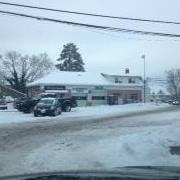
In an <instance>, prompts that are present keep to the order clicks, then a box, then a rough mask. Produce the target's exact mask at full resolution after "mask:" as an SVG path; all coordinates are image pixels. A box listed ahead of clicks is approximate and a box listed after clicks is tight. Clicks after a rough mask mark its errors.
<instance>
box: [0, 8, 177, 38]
mask: <svg viewBox="0 0 180 180" xmlns="http://www.w3.org/2000/svg"><path fill="white" fill-rule="evenodd" d="M0 13H3V14H9V15H14V16H20V17H25V18H31V19H36V20H41V21H50V22H56V23H62V24H67V25H72V26H79V27H86V28H92V29H97V30H106V31H111V32H123V33H131V34H140V35H151V36H162V37H174V38H179V37H180V35H179V34H169V33H161V32H150V31H140V30H132V29H124V28H115V27H109V26H99V25H92V24H85V23H78V22H72V21H63V20H59V19H52V18H46V17H41V16H33V15H28V14H22V13H15V12H10V11H2V10H0Z"/></svg>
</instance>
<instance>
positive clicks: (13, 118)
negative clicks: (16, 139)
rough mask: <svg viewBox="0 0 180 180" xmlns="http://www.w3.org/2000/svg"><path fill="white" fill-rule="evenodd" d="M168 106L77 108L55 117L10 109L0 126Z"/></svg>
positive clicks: (3, 113) (1, 115)
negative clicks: (38, 115) (39, 115)
mask: <svg viewBox="0 0 180 180" xmlns="http://www.w3.org/2000/svg"><path fill="white" fill-rule="evenodd" d="M168 106H169V105H168V104H154V103H147V104H140V103H139V104H127V105H115V106H109V105H101V106H91V107H77V108H74V109H72V112H68V113H65V112H63V113H62V114H61V115H59V116H57V117H48V116H46V117H34V116H33V114H24V113H21V112H18V111H17V110H15V109H13V108H12V107H10V108H9V109H8V110H7V111H0V124H3V123H19V122H26V121H37V120H38V121H41V120H42V121H43V120H50V119H54V120H61V121H63V120H66V121H67V120H68V118H69V117H70V119H71V120H72V119H73V118H75V119H77V118H84V119H88V118H100V117H108V116H112V115H124V114H128V113H133V112H142V111H148V110H149V111H150V110H156V109H159V108H164V107H168Z"/></svg>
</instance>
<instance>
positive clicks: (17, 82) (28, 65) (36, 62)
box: [0, 51, 53, 93]
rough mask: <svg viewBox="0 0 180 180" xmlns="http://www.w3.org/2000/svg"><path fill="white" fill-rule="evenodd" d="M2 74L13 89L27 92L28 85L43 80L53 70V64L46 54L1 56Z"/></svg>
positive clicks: (11, 52)
mask: <svg viewBox="0 0 180 180" xmlns="http://www.w3.org/2000/svg"><path fill="white" fill-rule="evenodd" d="M0 67H1V68H0V74H1V75H2V77H3V78H4V80H5V81H7V82H8V83H9V84H10V85H11V87H12V88H14V89H16V90H18V91H20V92H23V93H24V92H25V91H26V85H27V83H30V82H33V81H34V80H36V79H39V78H41V77H42V76H44V75H45V74H47V73H48V72H49V71H51V70H52V69H53V63H52V62H51V61H50V59H49V57H48V55H47V54H46V53H42V54H39V55H31V56H29V55H22V54H20V53H18V52H16V51H10V52H7V53H6V54H5V55H0Z"/></svg>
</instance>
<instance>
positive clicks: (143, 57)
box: [141, 55, 146, 103]
mask: <svg viewBox="0 0 180 180" xmlns="http://www.w3.org/2000/svg"><path fill="white" fill-rule="evenodd" d="M141 58H142V59H143V60H144V78H143V79H144V81H143V82H144V103H145V102H146V56H145V55H142V56H141Z"/></svg>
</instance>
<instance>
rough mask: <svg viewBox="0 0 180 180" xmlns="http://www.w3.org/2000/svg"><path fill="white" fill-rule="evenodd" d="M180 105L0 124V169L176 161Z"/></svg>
mask: <svg viewBox="0 0 180 180" xmlns="http://www.w3.org/2000/svg"><path fill="white" fill-rule="evenodd" d="M179 117H180V110H178V108H174V109H172V108H170V109H169V110H167V112H165V111H163V110H162V112H161V111H156V112H154V113H153V112H149V113H142V112H140V113H139V114H136V113H135V114H134V115H132V114H131V116H127V117H126V116H120V117H119V118H118V117H114V118H103V119H101V120H100V119H93V120H91V121H90V120H86V121H85V117H83V118H78V117H77V119H76V121H74V118H73V121H70V119H71V117H69V121H67V122H66V121H62V122H61V121H57V120H56V119H54V120H52V121H49V120H47V121H43V122H42V121H32V122H31V123H29V122H28V123H27V122H26V123H20V124H19V123H17V124H11V125H8V126H2V127H1V128H0V174H1V175H9V174H17V173H18V174H19V173H20V174H22V173H25V172H26V173H27V172H28V173H30V172H39V171H52V170H71V169H74V170H75V169H97V168H100V169H107V168H108V169H109V168H117V167H121V166H130V165H180V157H179V156H177V155H171V154H170V152H169V146H172V145H180V133H179V129H180V118H179Z"/></svg>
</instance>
